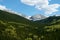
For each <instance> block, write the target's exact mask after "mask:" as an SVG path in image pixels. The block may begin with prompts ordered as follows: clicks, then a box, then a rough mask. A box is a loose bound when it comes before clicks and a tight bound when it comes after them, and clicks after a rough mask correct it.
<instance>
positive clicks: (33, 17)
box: [30, 14, 46, 21]
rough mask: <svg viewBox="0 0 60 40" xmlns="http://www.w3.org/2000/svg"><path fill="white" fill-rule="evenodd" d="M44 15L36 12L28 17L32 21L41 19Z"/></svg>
mask: <svg viewBox="0 0 60 40" xmlns="http://www.w3.org/2000/svg"><path fill="white" fill-rule="evenodd" d="M45 18H46V16H44V15H41V14H36V15H33V16H31V17H30V19H31V20H33V21H37V20H42V19H45Z"/></svg>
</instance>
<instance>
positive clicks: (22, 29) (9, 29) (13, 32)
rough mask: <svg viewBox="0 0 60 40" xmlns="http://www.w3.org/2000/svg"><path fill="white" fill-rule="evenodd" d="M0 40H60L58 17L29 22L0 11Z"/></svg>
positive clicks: (59, 20) (59, 21) (59, 17)
mask: <svg viewBox="0 0 60 40" xmlns="http://www.w3.org/2000/svg"><path fill="white" fill-rule="evenodd" d="M0 40H60V16H52V17H48V18H46V19H43V20H39V21H30V20H27V19H25V18H24V17H22V16H19V15H16V14H14V13H9V12H6V11H2V10H0Z"/></svg>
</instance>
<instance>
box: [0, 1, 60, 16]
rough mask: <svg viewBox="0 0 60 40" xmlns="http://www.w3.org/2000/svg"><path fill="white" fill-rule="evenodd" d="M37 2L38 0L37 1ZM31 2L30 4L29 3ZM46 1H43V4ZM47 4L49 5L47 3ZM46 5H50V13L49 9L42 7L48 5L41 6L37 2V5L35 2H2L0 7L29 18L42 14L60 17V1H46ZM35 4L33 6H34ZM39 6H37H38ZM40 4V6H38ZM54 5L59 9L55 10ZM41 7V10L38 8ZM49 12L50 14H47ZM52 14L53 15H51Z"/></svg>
mask: <svg viewBox="0 0 60 40" xmlns="http://www.w3.org/2000/svg"><path fill="white" fill-rule="evenodd" d="M35 1H37V0H35ZM29 2H30V3H29ZM43 2H44V1H42V3H43ZM46 2H47V3H46ZM46 2H45V3H46V4H48V2H49V4H48V5H47V7H48V8H49V11H48V8H47V7H46V8H45V7H43V6H42V5H46V4H44V3H43V4H42V5H40V4H41V3H39V2H38V1H37V3H34V1H27V0H0V5H2V6H5V7H6V8H7V9H11V10H13V11H16V12H20V13H23V14H25V15H28V16H32V15H34V14H42V15H45V16H51V15H55V14H56V15H60V6H58V4H59V5H60V0H50V1H48V0H46ZM32 4H33V5H32ZM36 4H37V5H36ZM38 4H39V5H38ZM52 4H54V5H55V4H57V8H56V7H55V8H53V6H54V5H53V6H51V5H52ZM38 6H39V7H40V6H42V7H40V8H37V7H38ZM50 8H53V9H56V10H58V11H56V10H55V11H56V12H55V11H54V10H52V9H51V10H52V12H51V10H50ZM47 11H48V12H47ZM49 12H51V13H49Z"/></svg>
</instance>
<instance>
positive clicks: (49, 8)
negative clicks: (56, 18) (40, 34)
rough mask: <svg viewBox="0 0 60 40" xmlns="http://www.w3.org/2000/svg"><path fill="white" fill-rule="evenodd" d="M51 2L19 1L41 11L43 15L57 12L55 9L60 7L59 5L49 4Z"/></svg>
mask: <svg viewBox="0 0 60 40" xmlns="http://www.w3.org/2000/svg"><path fill="white" fill-rule="evenodd" d="M49 1H51V0H21V2H22V3H24V4H26V5H30V6H35V8H37V9H39V10H42V11H44V12H45V14H52V13H53V12H57V11H58V10H57V8H59V7H60V4H50V5H49Z"/></svg>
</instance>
